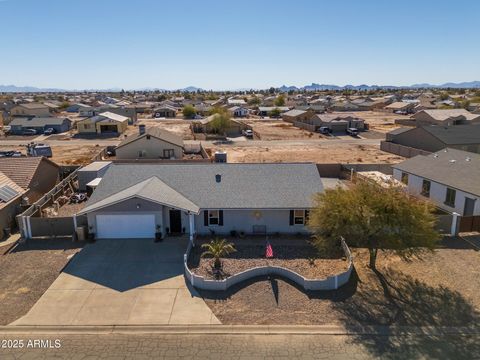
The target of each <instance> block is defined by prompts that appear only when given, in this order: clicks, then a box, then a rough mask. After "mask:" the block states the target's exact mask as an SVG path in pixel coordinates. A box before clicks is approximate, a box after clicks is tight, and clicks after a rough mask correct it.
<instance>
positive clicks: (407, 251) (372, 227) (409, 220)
mask: <svg viewBox="0 0 480 360" xmlns="http://www.w3.org/2000/svg"><path fill="white" fill-rule="evenodd" d="M314 203H315V205H314V209H313V210H312V211H311V212H310V217H309V223H308V225H309V227H310V228H311V229H312V231H313V233H314V239H315V240H314V243H315V244H316V245H317V247H322V246H326V245H329V244H333V243H338V241H339V238H340V237H343V238H344V239H345V241H346V242H347V244H349V245H353V246H358V247H366V248H368V251H369V254H370V261H369V265H370V267H371V268H372V269H375V266H376V260H377V254H378V251H379V250H383V251H393V252H395V253H396V254H398V255H399V256H401V257H402V258H404V259H408V258H411V257H413V256H419V255H421V254H422V253H424V252H426V251H432V250H433V249H434V248H435V246H436V245H437V242H438V241H439V239H440V235H439V234H438V232H437V231H436V230H435V222H436V219H435V215H434V207H433V205H432V204H431V203H430V202H426V201H423V200H421V199H418V198H415V197H412V196H409V195H408V194H407V193H405V191H404V190H403V189H402V188H401V187H400V186H395V185H393V184H392V185H389V186H386V187H382V186H380V185H378V184H375V183H371V182H368V181H357V182H356V183H355V184H353V185H352V186H351V187H348V188H340V187H337V188H336V189H327V190H325V192H323V193H319V194H317V195H316V196H315V199H314Z"/></svg>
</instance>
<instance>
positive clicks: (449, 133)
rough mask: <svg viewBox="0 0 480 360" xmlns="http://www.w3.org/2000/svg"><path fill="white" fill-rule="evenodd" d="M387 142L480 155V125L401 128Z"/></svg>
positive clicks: (390, 133) (417, 147)
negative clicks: (453, 149)
mask: <svg viewBox="0 0 480 360" xmlns="http://www.w3.org/2000/svg"><path fill="white" fill-rule="evenodd" d="M387 141H389V142H392V143H395V144H399V145H403V146H408V147H412V148H415V149H422V150H425V151H429V152H434V151H439V150H441V149H444V148H446V147H449V148H455V149H458V150H464V151H470V152H475V153H480V125H457V126H447V127H445V126H436V125H430V126H420V127H416V128H408V127H407V128H399V129H395V130H393V131H391V132H389V133H388V134H387ZM479 181H480V180H479Z"/></svg>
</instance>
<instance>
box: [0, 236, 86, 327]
mask: <svg viewBox="0 0 480 360" xmlns="http://www.w3.org/2000/svg"><path fill="white" fill-rule="evenodd" d="M81 246H82V244H81V243H78V242H76V243H74V242H72V241H71V240H62V239H54V240H50V239H42V240H29V242H28V243H26V244H21V245H19V246H18V247H17V248H15V250H14V251H13V252H12V253H10V254H7V255H3V256H0V304H1V306H0V324H1V325H7V324H8V323H10V322H12V321H14V320H15V319H18V318H19V317H20V316H22V315H24V314H26V313H27V312H28V310H30V308H31V307H32V306H33V305H34V304H35V303H36V302H37V300H38V299H39V298H40V297H41V296H42V295H43V293H44V292H45V290H47V289H48V287H49V286H50V285H51V284H52V282H53V281H54V280H55V279H56V278H57V276H58V274H59V273H60V271H61V270H62V268H63V267H64V266H65V264H66V263H67V262H68V258H69V255H71V254H74V253H75V252H77V251H79V250H80V248H81ZM19 269H21V270H19Z"/></svg>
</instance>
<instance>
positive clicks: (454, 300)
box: [201, 240, 480, 328]
mask: <svg viewBox="0 0 480 360" xmlns="http://www.w3.org/2000/svg"><path fill="white" fill-rule="evenodd" d="M445 245H446V247H445V248H442V249H439V250H437V251H436V252H435V253H433V254H430V255H427V256H426V257H424V259H423V260H413V261H411V262H405V261H403V260H400V259H399V258H398V257H388V258H387V257H385V256H384V255H381V256H380V258H379V259H378V273H377V274H376V273H375V272H373V271H372V270H370V269H369V268H368V267H367V266H366V263H367V259H368V253H367V251H366V250H365V249H352V250H353V255H354V259H355V260H354V262H355V268H356V273H353V275H352V279H351V280H350V282H349V283H348V284H347V285H345V286H343V287H342V288H341V289H339V290H337V291H324V292H305V291H303V290H302V289H299V288H298V287H297V286H296V285H295V284H293V283H290V282H287V281H285V280H282V279H278V278H272V279H266V278H259V279H255V280H252V281H249V282H245V283H243V284H238V285H236V286H234V287H232V288H231V289H230V290H228V292H227V293H226V294H216V293H215V292H208V291H202V292H201V293H202V295H203V296H204V297H205V299H206V302H207V304H208V305H209V306H210V308H211V309H212V310H213V312H214V313H215V315H216V316H217V317H218V318H219V319H220V320H221V321H222V323H224V324H339V325H343V326H346V327H347V328H349V327H355V326H363V325H392V324H395V325H405V326H427V325H431V326H465V327H471V326H475V325H478V323H479V322H480V292H479V291H478V289H479V288H480V276H479V275H480V268H479V264H480V252H478V251H475V250H473V248H472V247H470V246H469V245H468V244H467V243H466V242H464V241H462V240H450V241H446V243H445Z"/></svg>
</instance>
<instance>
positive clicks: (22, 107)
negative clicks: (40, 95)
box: [10, 103, 50, 117]
mask: <svg viewBox="0 0 480 360" xmlns="http://www.w3.org/2000/svg"><path fill="white" fill-rule="evenodd" d="M10 115H11V116H39V117H40V116H43V117H45V116H50V109H49V108H48V106H46V105H44V104H40V103H28V104H19V105H17V106H14V107H13V108H12V109H11V110H10Z"/></svg>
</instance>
